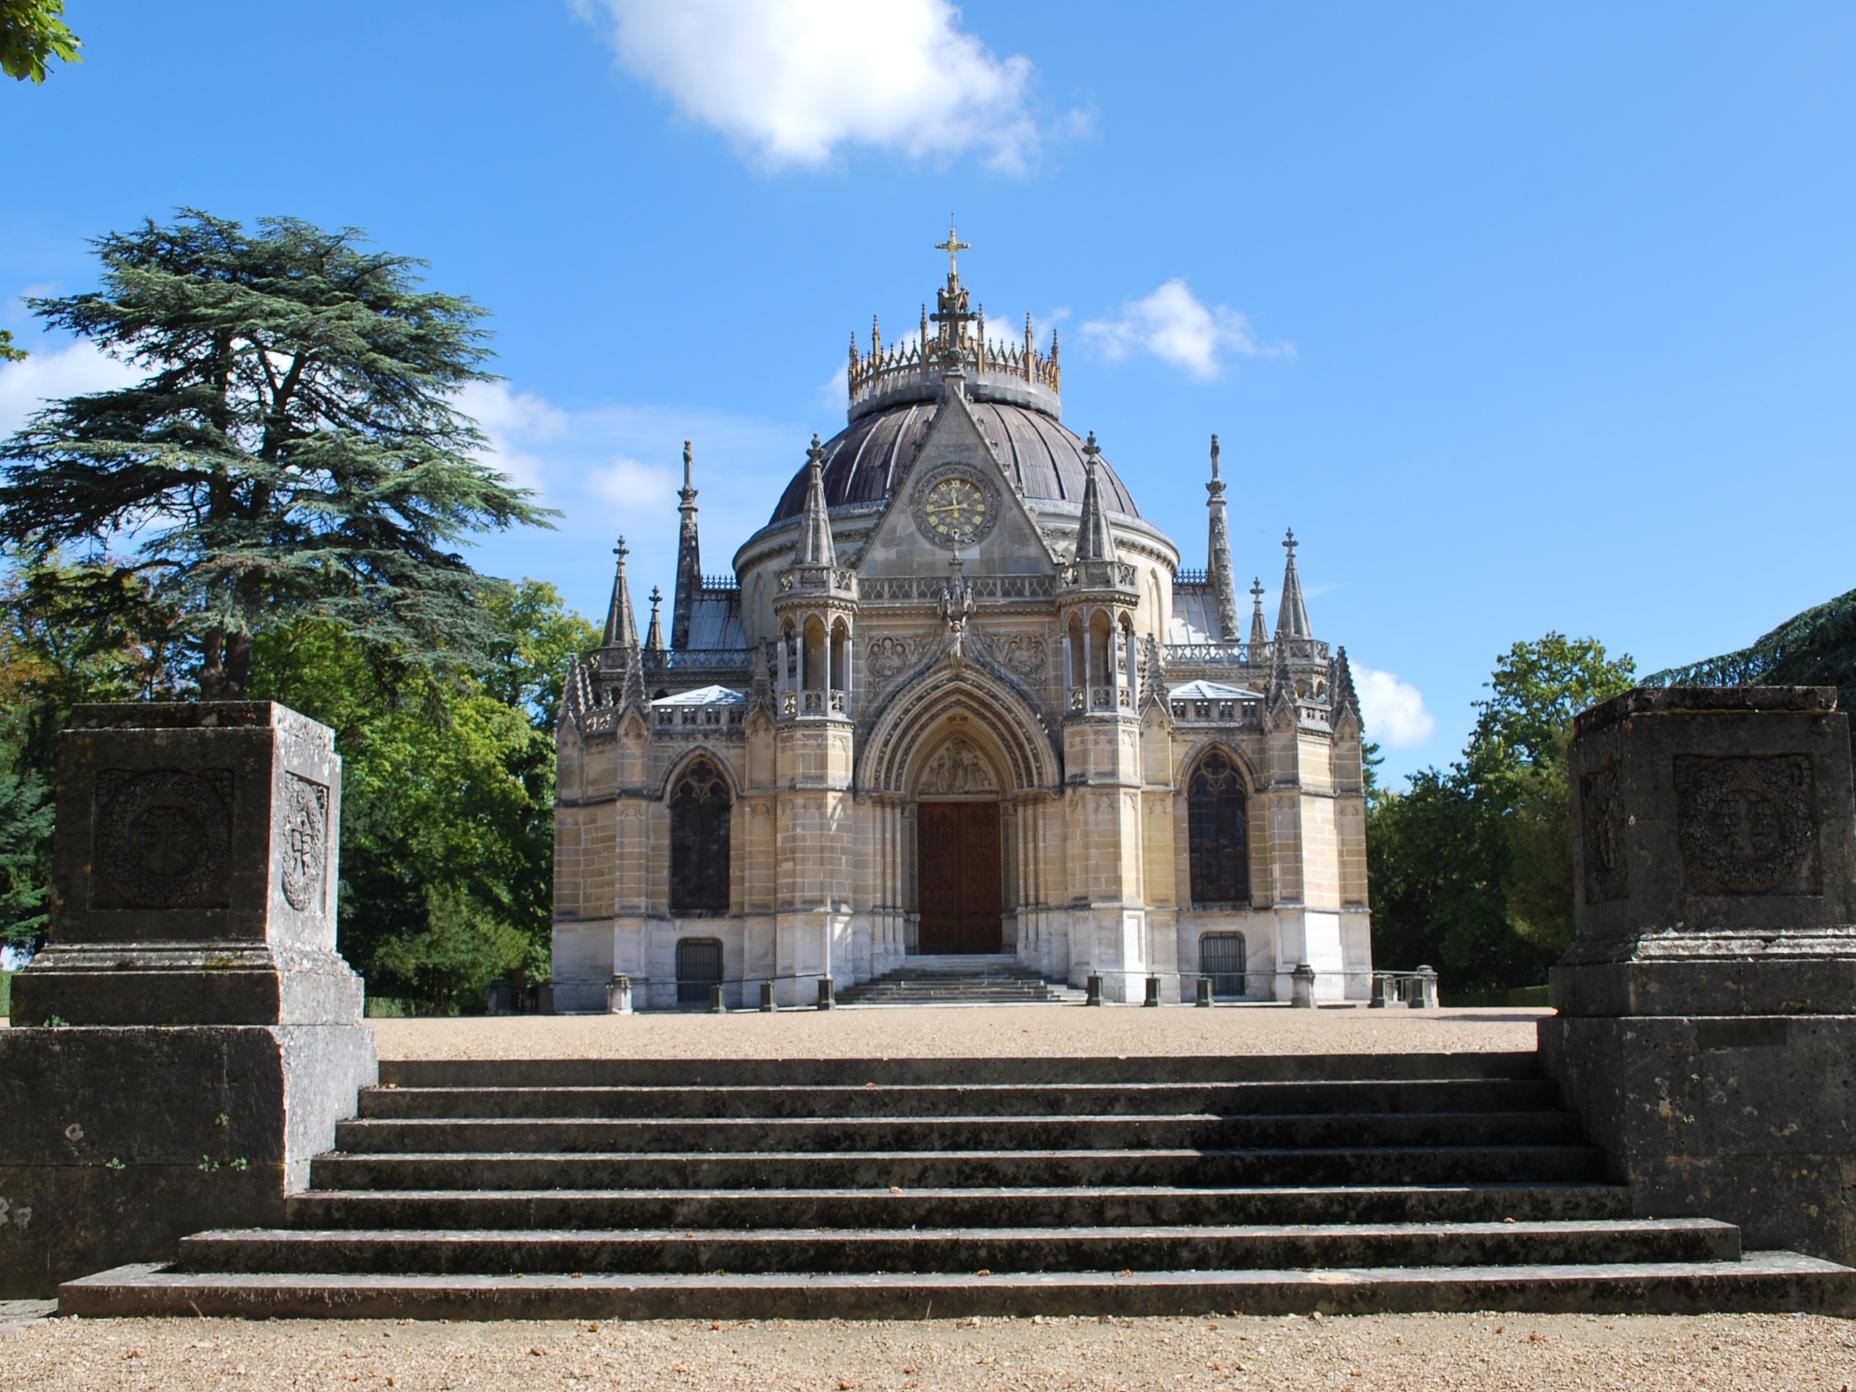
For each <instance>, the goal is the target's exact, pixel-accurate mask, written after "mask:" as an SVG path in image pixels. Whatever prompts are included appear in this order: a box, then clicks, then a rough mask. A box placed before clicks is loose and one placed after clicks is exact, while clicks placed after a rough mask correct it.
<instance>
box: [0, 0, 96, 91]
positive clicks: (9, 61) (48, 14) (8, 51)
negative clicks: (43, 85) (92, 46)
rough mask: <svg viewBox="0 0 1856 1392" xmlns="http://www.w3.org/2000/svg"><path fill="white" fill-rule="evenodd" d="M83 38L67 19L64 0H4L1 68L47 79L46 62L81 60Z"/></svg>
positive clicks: (17, 75) (0, 28) (0, 19)
mask: <svg viewBox="0 0 1856 1392" xmlns="http://www.w3.org/2000/svg"><path fill="white" fill-rule="evenodd" d="M83 46H84V44H83V40H81V39H79V38H78V37H77V35H75V34H73V33H72V32H71V30H70V29H69V28H68V27H67V26H66V25H65V22H64V0H0V72H3V73H5V74H6V75H7V76H8V77H14V78H18V79H19V80H20V81H21V82H25V81H27V80H30V81H32V82H35V83H36V82H43V81H45V74H46V66H45V65H46V63H47V62H48V61H50V60H51V59H54V58H56V59H58V60H59V61H61V62H65V63H81V62H83V61H84V59H83V56H82V55H81V54H80V53H79V52H78V50H79V49H80V48H82V47H83Z"/></svg>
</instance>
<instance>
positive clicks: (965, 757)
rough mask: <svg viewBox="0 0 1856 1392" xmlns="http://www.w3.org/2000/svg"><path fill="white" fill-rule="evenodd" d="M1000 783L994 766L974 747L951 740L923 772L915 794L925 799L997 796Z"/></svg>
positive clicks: (931, 759) (935, 754)
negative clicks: (966, 795)
mask: <svg viewBox="0 0 1856 1392" xmlns="http://www.w3.org/2000/svg"><path fill="white" fill-rule="evenodd" d="M998 791H999V784H998V780H997V779H996V778H995V777H994V776H993V771H992V765H991V764H989V763H988V762H987V761H986V757H985V756H984V755H983V754H981V753H980V752H979V750H977V749H975V748H974V747H973V745H972V744H971V743H970V742H969V741H967V740H965V739H961V738H959V737H956V738H954V739H951V740H949V741H948V742H947V743H946V744H944V745H942V746H941V747H940V748H939V749H938V750H936V751H935V753H934V755H933V757H932V758H930V759H929V760H928V766H927V767H926V768H924V769H923V770H922V776H921V781H920V782H919V783H918V784H917V785H916V792H917V794H918V795H920V796H922V797H941V796H946V795H949V794H958V793H996V792H998Z"/></svg>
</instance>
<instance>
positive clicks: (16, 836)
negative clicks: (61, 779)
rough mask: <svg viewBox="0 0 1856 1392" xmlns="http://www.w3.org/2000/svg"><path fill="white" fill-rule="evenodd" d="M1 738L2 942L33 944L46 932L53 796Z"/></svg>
mask: <svg viewBox="0 0 1856 1392" xmlns="http://www.w3.org/2000/svg"><path fill="white" fill-rule="evenodd" d="M19 754H20V749H19V748H18V747H17V746H15V745H11V744H10V742H9V743H7V744H0V942H3V943H6V944H8V945H9V946H13V947H24V948H27V949H28V950H30V949H31V948H33V947H36V946H37V945H38V944H39V943H40V942H42V941H43V940H44V937H45V927H46V921H47V920H46V901H47V899H48V898H49V897H50V878H51V877H50V874H49V871H50V868H51V866H50V848H51V839H52V799H51V792H50V789H49V788H48V786H47V785H46V783H45V781H44V779H42V778H40V777H39V776H38V775H37V774H36V773H33V772H31V771H29V770H24V769H21V768H20V767H19Z"/></svg>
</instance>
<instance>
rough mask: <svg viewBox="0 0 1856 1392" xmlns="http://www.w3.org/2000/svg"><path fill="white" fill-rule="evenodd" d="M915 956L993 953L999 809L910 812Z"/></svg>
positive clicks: (1000, 900)
mask: <svg viewBox="0 0 1856 1392" xmlns="http://www.w3.org/2000/svg"><path fill="white" fill-rule="evenodd" d="M915 834H916V864H917V865H918V866H919V868H920V879H919V880H918V883H919V885H920V886H921V894H920V899H919V907H920V911H921V921H920V925H919V936H918V938H917V943H918V948H917V950H918V951H920V952H926V953H940V954H948V953H965V952H997V951H999V950H1000V944H1001V943H1002V941H1003V938H1002V935H1001V929H1000V916H1001V915H1002V914H1003V913H1004V911H1005V903H1004V899H1005V895H1004V886H1003V876H1002V875H1001V874H1000V864H999V860H1000V850H999V847H1000V843H999V804H998V803H996V802H922V803H917V804H916V812H915Z"/></svg>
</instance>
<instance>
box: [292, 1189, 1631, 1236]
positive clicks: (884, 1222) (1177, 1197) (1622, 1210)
mask: <svg viewBox="0 0 1856 1392" xmlns="http://www.w3.org/2000/svg"><path fill="white" fill-rule="evenodd" d="M1630 1213H1631V1200H1630V1190H1629V1189H1628V1188H1626V1187H1625V1186H1623V1185H1612V1184H1597V1183H1568V1184H1539V1185H1506V1184H1489V1185H1423V1186H1415V1185H1379V1186H1371V1185H1336V1186H1329V1187H1318V1186H1309V1187H1300V1188H1284V1187H1255V1186H1253V1187H1244V1188H1230V1187H1226V1188H1215V1187H1197V1186H1189V1187H1164V1186H1144V1187H1115V1186H1090V1187H1081V1188H1065V1187H1057V1186H1050V1187H1036V1188H1033V1187H1025V1188H1012V1189H959V1188H914V1189H905V1188H902V1187H901V1186H899V1185H898V1186H895V1187H881V1188H874V1189H872V1188H864V1189H850V1188H845V1189H759V1190H755V1189H748V1190H740V1189H620V1190H598V1189H590V1190H561V1189H545V1190H527V1189H516V1190H328V1191H323V1192H316V1191H310V1192H308V1193H303V1194H297V1195H294V1196H293V1197H292V1198H291V1199H290V1201H289V1206H288V1217H289V1221H290V1223H291V1225H292V1226H293V1227H297V1228H349V1229H353V1228H363V1229H380V1228H402V1229H404V1228H549V1229H581V1228H645V1227H663V1228H779V1227H785V1228H846V1227H849V1228H934V1227H1013V1226H1027V1225H1034V1226H1046V1227H1062V1226H1064V1225H1067V1224H1079V1223H1080V1224H1087V1225H1090V1226H1096V1227H1103V1226H1109V1225H1114V1224H1128V1225H1139V1224H1155V1225H1177V1224H1183V1223H1226V1224H1235V1223H1430V1222H1459V1223H1470V1222H1506V1221H1508V1220H1510V1219H1513V1220H1515V1221H1519V1222H1541V1221H1549V1220H1556V1219H1557V1220H1586V1221H1593V1220H1600V1219H1616V1218H1628V1217H1629V1216H1630Z"/></svg>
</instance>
